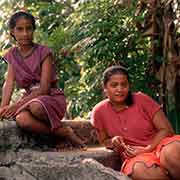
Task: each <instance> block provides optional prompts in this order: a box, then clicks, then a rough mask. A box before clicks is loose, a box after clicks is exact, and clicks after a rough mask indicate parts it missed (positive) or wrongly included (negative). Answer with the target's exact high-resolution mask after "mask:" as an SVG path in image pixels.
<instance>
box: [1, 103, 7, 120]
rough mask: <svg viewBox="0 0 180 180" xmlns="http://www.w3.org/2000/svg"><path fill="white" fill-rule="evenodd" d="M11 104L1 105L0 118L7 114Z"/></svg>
mask: <svg viewBox="0 0 180 180" xmlns="http://www.w3.org/2000/svg"><path fill="white" fill-rule="evenodd" d="M8 108H9V106H8V105H7V106H3V107H0V118H4V115H5V114H6V112H7V111H8Z"/></svg>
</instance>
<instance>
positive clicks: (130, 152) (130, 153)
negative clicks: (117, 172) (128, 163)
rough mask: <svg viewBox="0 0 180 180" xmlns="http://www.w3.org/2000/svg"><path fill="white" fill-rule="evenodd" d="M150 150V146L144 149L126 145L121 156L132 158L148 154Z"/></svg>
mask: <svg viewBox="0 0 180 180" xmlns="http://www.w3.org/2000/svg"><path fill="white" fill-rule="evenodd" d="M150 148H151V146H150V145H148V146H146V147H142V146H130V145H127V146H126V149H125V151H124V152H123V155H124V156H125V157H126V158H132V157H135V156H137V155H138V154H142V153H147V152H150Z"/></svg>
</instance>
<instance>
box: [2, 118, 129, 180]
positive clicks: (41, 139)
mask: <svg viewBox="0 0 180 180" xmlns="http://www.w3.org/2000/svg"><path fill="white" fill-rule="evenodd" d="M63 126H71V127H72V128H73V129H74V130H75V132H76V133H77V134H79V135H81V136H83V137H85V138H89V141H88V145H89V148H88V149H87V151H82V150H77V149H76V150H68V149H67V150H66V151H64V152H55V151H54V147H55V143H54V139H53V138H52V137H48V136H40V135H36V134H32V133H28V132H25V131H22V130H20V129H19V128H18V127H17V126H16V123H15V121H6V120H5V121H3V122H0V135H1V138H0V180H127V179H129V178H128V177H126V176H124V175H123V174H121V173H120V172H118V171H119V169H120V165H121V161H120V159H119V156H118V155H117V154H116V153H115V152H113V151H111V150H107V149H106V148H104V147H99V146H98V144H97V137H96V135H95V131H94V129H93V128H92V126H91V125H90V123H89V122H88V121H87V122H85V121H82V122H81V121H79V122H78V121H77V122H76V121H75V122H73V121H63ZM62 143H65V144H66V143H67V140H65V139H62ZM92 145H93V147H92ZM115 170H118V171H115Z"/></svg>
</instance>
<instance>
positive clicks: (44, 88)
mask: <svg viewBox="0 0 180 180" xmlns="http://www.w3.org/2000/svg"><path fill="white" fill-rule="evenodd" d="M52 58H53V57H52V55H49V56H47V57H46V58H45V60H44V61H43V63H42V66H41V67H42V70H41V79H40V87H39V88H37V89H35V90H33V91H32V92H31V94H30V95H28V96H26V97H25V98H23V99H22V100H20V101H18V102H16V103H14V104H13V105H11V106H10V107H9V108H8V111H7V112H6V114H5V117H6V118H10V117H12V116H15V115H16V114H17V113H18V112H19V111H18V109H19V108H21V107H23V105H25V104H26V103H27V102H29V101H30V100H32V99H34V98H36V97H38V96H40V95H48V94H49V92H50V84H51V74H52V73H51V72H52V61H53V59H52Z"/></svg>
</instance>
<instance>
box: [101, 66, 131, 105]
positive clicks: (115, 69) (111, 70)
mask: <svg viewBox="0 0 180 180" xmlns="http://www.w3.org/2000/svg"><path fill="white" fill-rule="evenodd" d="M115 74H123V75H126V77H127V80H128V81H129V74H128V71H127V69H126V68H125V67H123V66H120V65H114V66H110V67H108V68H107V69H106V70H105V71H104V73H103V86H104V87H105V86H106V85H107V83H108V81H109V80H110V78H111V76H112V75H115ZM125 102H126V104H127V105H128V106H130V105H132V104H133V98H132V93H131V91H130V90H129V92H128V96H127V98H126V99H125Z"/></svg>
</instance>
